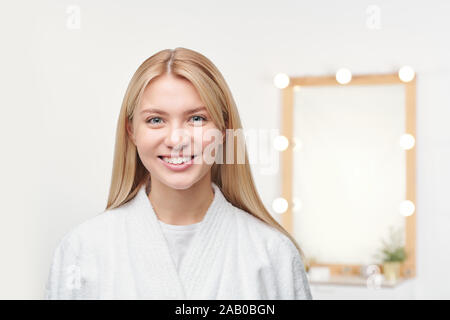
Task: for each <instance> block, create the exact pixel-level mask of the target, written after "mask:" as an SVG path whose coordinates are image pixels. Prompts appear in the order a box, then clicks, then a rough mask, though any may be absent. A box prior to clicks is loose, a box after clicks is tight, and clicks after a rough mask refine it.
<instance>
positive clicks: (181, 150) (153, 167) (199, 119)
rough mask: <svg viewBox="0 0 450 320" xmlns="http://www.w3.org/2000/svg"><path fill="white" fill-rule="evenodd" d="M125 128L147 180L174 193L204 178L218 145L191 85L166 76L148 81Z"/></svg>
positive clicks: (220, 136)
mask: <svg viewBox="0 0 450 320" xmlns="http://www.w3.org/2000/svg"><path fill="white" fill-rule="evenodd" d="M127 130H128V134H129V136H130V138H131V139H132V140H133V142H134V144H135V145H136V148H137V151H138V154H139V157H140V159H141V161H142V163H143V164H144V166H145V168H146V169H147V170H148V171H149V172H150V175H151V179H152V181H153V180H154V179H157V180H158V181H159V182H161V183H163V184H165V185H167V186H169V187H171V188H174V189H187V188H189V187H191V186H192V185H193V184H194V183H196V182H197V181H199V180H200V179H202V178H203V177H205V175H207V174H210V170H211V167H212V164H213V162H214V157H215V154H216V150H215V148H216V147H217V146H218V144H219V143H222V142H223V134H222V133H221V132H220V131H219V129H218V128H217V127H216V126H215V125H214V123H213V122H212V120H211V117H210V115H209V113H208V111H207V109H206V107H205V104H204V103H203V102H202V100H201V98H200V96H199V94H198V93H197V90H196V89H195V87H194V86H193V85H192V84H191V82H190V81H188V80H187V79H184V78H181V77H177V76H174V75H172V74H164V75H161V76H159V77H156V78H154V79H152V80H151V81H150V83H149V85H148V86H147V87H146V88H145V90H144V92H143V96H142V99H141V103H140V105H139V106H136V110H135V113H134V117H133V121H132V124H131V125H130V124H128V123H127ZM192 156H195V157H194V158H193V159H192ZM168 162H172V163H168Z"/></svg>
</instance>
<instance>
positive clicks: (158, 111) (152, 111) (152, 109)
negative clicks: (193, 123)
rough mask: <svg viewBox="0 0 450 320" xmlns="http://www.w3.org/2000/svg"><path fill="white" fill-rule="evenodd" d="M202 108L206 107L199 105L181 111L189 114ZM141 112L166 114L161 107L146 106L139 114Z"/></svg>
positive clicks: (202, 109)
mask: <svg viewBox="0 0 450 320" xmlns="http://www.w3.org/2000/svg"><path fill="white" fill-rule="evenodd" d="M204 110H206V108H205V107H203V106H201V107H197V108H194V109H191V110H187V111H185V112H183V114H191V113H195V112H198V111H204ZM143 113H158V114H163V115H168V113H167V112H165V111H163V110H161V109H156V108H148V109H145V110H142V111H141V114H143Z"/></svg>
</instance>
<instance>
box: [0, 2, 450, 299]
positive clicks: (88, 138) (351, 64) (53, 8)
mask: <svg viewBox="0 0 450 320" xmlns="http://www.w3.org/2000/svg"><path fill="white" fill-rule="evenodd" d="M73 4H75V5H78V6H79V7H80V9H81V25H80V27H81V28H80V29H79V30H73V29H69V28H67V27H66V22H67V21H66V20H67V17H68V14H67V13H66V9H67V7H68V6H69V5H73ZM369 5H377V6H379V8H380V9H381V29H379V30H373V29H369V28H367V27H366V20H367V18H368V17H367V14H366V9H367V7H368V6H369ZM1 7H2V8H1V10H0V33H1V39H2V42H1V47H2V48H1V51H0V54H1V59H0V67H1V69H0V70H1V76H0V79H1V89H2V90H1V92H2V94H1V102H0V103H1V113H2V114H1V117H0V119H1V120H0V121H1V139H2V140H1V146H2V157H1V161H2V163H1V166H0V167H1V170H2V171H1V177H2V179H1V184H0V185H1V195H2V202H1V205H0V212H1V217H2V223H1V224H0V249H1V253H2V261H1V265H0V271H1V272H0V283H1V286H0V298H3V299H14V298H25V299H28V298H31V299H35V298H36V299H39V298H42V297H43V286H44V283H45V280H46V277H47V273H48V268H49V264H50V259H51V256H52V254H53V250H54V249H55V246H56V244H57V242H58V241H59V239H60V238H61V237H62V236H63V235H64V234H65V233H66V232H67V231H68V229H69V228H71V227H72V226H74V225H75V224H77V223H80V222H82V221H83V220H85V219H87V218H89V217H92V216H94V215H96V214H97V213H98V212H100V211H102V210H103V209H104V206H105V204H106V196H107V192H108V188H109V181H110V174H111V168H112V155H113V147H114V136H115V126H116V120H117V116H118V112H119V109H120V104H121V100H122V97H123V94H124V92H125V89H126V86H127V84H128V81H129V80H130V78H131V76H132V74H133V73H134V71H135V70H136V68H137V67H138V65H139V64H140V63H141V62H142V61H143V60H144V59H145V58H147V57H149V56H150V55H152V54H153V53H155V52H157V51H159V50H162V49H165V48H175V47H178V46H182V47H187V48H191V49H194V50H197V51H199V52H201V53H203V54H204V55H206V56H207V57H209V58H210V59H211V60H212V61H213V62H214V63H215V64H216V65H217V66H218V68H219V69H220V70H221V72H222V73H223V75H224V76H225V78H226V80H227V81H228V83H229V85H230V87H231V90H232V92H233V94H234V98H235V100H236V102H237V104H238V107H239V110H240V114H241V118H242V121H243V125H244V128H266V129H271V128H279V125H280V115H279V110H280V95H279V91H278V90H277V89H276V88H274V87H273V85H272V78H273V76H274V75H275V74H276V73H278V72H285V73H288V74H290V75H298V76H300V75H312V74H315V75H322V74H331V73H333V72H334V71H335V70H336V68H338V67H341V66H346V67H348V68H350V69H351V70H352V71H353V73H354V74H358V73H383V72H395V71H396V70H397V69H398V68H399V67H400V66H401V65H405V64H408V65H411V66H413V67H414V68H415V70H416V72H417V74H418V79H417V81H418V94H417V98H418V106H417V108H418V110H417V152H418V159H417V166H418V199H417V214H418V216H417V231H418V234H417V245H418V256H417V257H418V266H417V274H418V278H417V280H418V281H417V283H416V286H415V288H416V293H415V296H416V297H418V298H447V299H448V298H450V277H449V276H448V272H447V269H448V266H449V263H450V254H449V250H448V245H447V244H448V243H450V233H449V232H448V228H449V226H450V202H449V201H448V192H449V190H450V186H449V181H450V169H449V166H448V163H450V131H449V126H448V121H449V119H450V108H449V102H450V96H449V95H448V91H449V89H450V88H449V86H450V85H449V84H450V62H449V60H448V57H449V56H450V55H449V53H450V45H449V41H448V32H447V31H446V30H449V28H450V20H449V19H448V17H449V16H450V2H448V1H445V0H442V1H436V0H433V1H427V2H424V1H406V0H404V1H395V2H394V1H379V0H375V1H365V0H364V1H361V0H351V1H339V2H338V1H332V0H329V1H286V0H282V1H276V2H275V1H261V0H259V1H236V0H230V1H222V2H220V3H216V2H213V1H206V0H204V1H192V0H191V1H170V2H164V1H148V0H146V1H123V0H122V1H117V0H116V1H111V0H109V1H95V2H93V1H80V0H74V1H72V0H71V1H60V0H58V1H57V0H52V1H50V0H46V1H39V2H38V1H31V0H30V1H14V2H12V1H11V2H8V3H6V2H2V4H1ZM256 114H257V115H258V116H255V115H256ZM255 179H256V182H257V184H258V187H259V191H260V193H261V196H262V197H263V199H264V201H265V203H266V205H267V206H269V207H270V204H271V201H272V199H273V198H274V197H276V196H278V195H279V194H278V192H279V186H280V181H279V177H278V175H261V174H259V173H258V172H255Z"/></svg>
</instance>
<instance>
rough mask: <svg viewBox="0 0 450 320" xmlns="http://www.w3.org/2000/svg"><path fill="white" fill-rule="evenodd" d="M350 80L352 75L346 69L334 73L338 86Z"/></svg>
mask: <svg viewBox="0 0 450 320" xmlns="http://www.w3.org/2000/svg"><path fill="white" fill-rule="evenodd" d="M351 80H352V73H351V71H350V70H348V69H347V68H340V69H339V70H338V71H337V72H336V81H337V82H338V83H340V84H347V83H349V82H350V81H351Z"/></svg>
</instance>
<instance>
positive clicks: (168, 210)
mask: <svg viewBox="0 0 450 320" xmlns="http://www.w3.org/2000/svg"><path fill="white" fill-rule="evenodd" d="M148 198H149V200H150V202H151V204H152V207H153V209H154V211H155V213H156V215H157V216H158V219H159V220H160V221H162V222H164V223H167V224H173V225H188V224H194V223H198V222H200V221H202V220H203V218H204V216H205V214H206V211H207V210H208V208H209V206H210V205H211V202H212V201H213V199H214V192H213V189H212V186H211V177H210V176H209V175H206V176H205V177H204V178H202V179H201V180H200V181H198V182H196V183H195V184H193V185H192V186H191V187H189V188H188V189H184V190H178V189H174V188H171V187H169V186H167V185H165V184H163V183H162V182H160V181H157V180H156V179H151V186H150V194H149V195H148Z"/></svg>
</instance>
